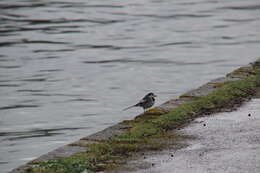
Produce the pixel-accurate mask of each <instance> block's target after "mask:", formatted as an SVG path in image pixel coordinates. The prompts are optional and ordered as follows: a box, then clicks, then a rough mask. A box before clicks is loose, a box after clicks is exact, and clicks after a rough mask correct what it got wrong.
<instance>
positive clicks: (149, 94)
mask: <svg viewBox="0 0 260 173" xmlns="http://www.w3.org/2000/svg"><path fill="white" fill-rule="evenodd" d="M147 96H148V97H157V96H156V95H155V94H154V93H152V92H151V93H148V94H147Z"/></svg>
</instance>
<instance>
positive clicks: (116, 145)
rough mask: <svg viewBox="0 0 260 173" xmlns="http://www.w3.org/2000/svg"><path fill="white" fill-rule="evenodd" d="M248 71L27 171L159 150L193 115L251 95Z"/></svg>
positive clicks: (109, 161)
mask: <svg viewBox="0 0 260 173" xmlns="http://www.w3.org/2000/svg"><path fill="white" fill-rule="evenodd" d="M252 71H254V73H250V74H251V75H250V76H249V77H247V78H245V79H243V80H239V81H234V82H228V83H224V84H223V85H221V86H220V87H217V88H216V89H215V90H214V91H213V92H212V93H210V94H209V95H207V96H204V97H198V98H196V100H194V101H192V102H189V103H185V104H182V105H180V106H179V107H177V108H175V109H173V110H171V111H170V112H169V113H166V114H163V115H160V116H142V117H139V118H138V120H135V121H131V126H132V127H131V128H130V129H129V130H128V131H127V132H125V133H123V134H121V135H120V136H117V137H114V138H112V139H109V140H104V141H100V142H99V143H95V144H94V143H93V144H86V148H87V151H86V152H83V153H79V154H76V155H73V156H71V157H67V158H60V159H56V160H51V161H47V162H42V163H40V164H38V165H37V166H35V167H33V168H30V169H28V172H33V173H54V172H55V173H80V172H82V171H84V170H85V169H87V170H90V171H97V170H104V169H107V168H111V167H114V166H115V165H117V164H118V163H121V162H122V160H123V158H126V157H128V156H129V155H132V154H133V153H136V152H139V151H144V150H155V149H159V148H162V147H163V146H164V141H163V140H161V139H162V138H166V137H167V138H168V137H169V136H168V135H167V131H169V130H171V129H174V128H177V127H179V126H182V125H183V124H185V123H186V122H187V120H189V119H193V118H194V117H196V116H199V115H201V114H205V113H206V114H207V113H212V112H218V111H220V110H222V109H225V108H230V107H232V106H234V105H235V104H240V103H241V102H242V101H243V100H244V99H245V98H248V97H250V96H252V95H253V94H254V93H255V91H256V89H257V87H259V86H260V75H259V70H258V69H255V68H254V69H253V70H252ZM246 73H247V74H249V73H248V72H246ZM158 139H159V140H158Z"/></svg>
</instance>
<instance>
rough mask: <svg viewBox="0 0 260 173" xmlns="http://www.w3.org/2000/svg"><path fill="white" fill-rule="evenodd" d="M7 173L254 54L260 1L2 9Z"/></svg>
mask: <svg viewBox="0 0 260 173" xmlns="http://www.w3.org/2000/svg"><path fill="white" fill-rule="evenodd" d="M0 8H1V10H0V24H1V25H0V170H1V172H6V171H8V170H10V169H11V168H14V167H16V166H18V165H20V164H23V163H26V162H27V161H29V160H31V159H33V158H35V157H38V156H40V155H42V154H44V153H46V152H48V151H51V150H53V149H55V148H57V147H59V146H62V145H64V144H67V143H70V142H72V141H74V140H76V139H79V138H81V137H83V136H87V135H89V134H91V133H94V132H97V131H99V130H101V129H103V128H105V127H108V126H110V125H112V124H115V123H117V122H119V121H122V120H125V119H131V118H133V117H134V116H135V115H137V114H138V113H141V112H142V109H138V108H136V109H132V110H129V111H126V112H122V111H121V110H122V109H123V108H125V107H127V106H130V105H133V104H135V103H136V102H137V101H138V100H139V99H141V98H142V97H143V96H144V95H145V94H146V93H147V92H150V91H152V92H154V93H156V95H158V96H159V97H158V99H157V103H156V104H157V105H159V104H161V103H163V102H164V101H167V100H168V99H170V98H174V97H177V96H178V95H180V94H182V93H184V92H185V91H188V90H190V89H192V88H196V87H198V86H200V85H202V84H203V83H205V82H207V81H209V80H210V79H214V78H216V77H220V76H223V75H225V74H226V73H227V72H230V71H232V70H233V69H235V68H238V67H239V66H241V65H244V64H247V63H249V62H252V61H253V60H255V59H256V58H257V57H259V56H260V49H259V43H260V37H259V28H260V3H259V0H248V1H244V0H233V1H231V0H230V1H225V0H199V1H198V0H175V1H173V0H161V1H159V0H132V1H116V0H114V1H113V0H106V1H102V0H95V1H85V0H74V1H69V0H44V1H43V0H38V1H35V0H13V1H0Z"/></svg>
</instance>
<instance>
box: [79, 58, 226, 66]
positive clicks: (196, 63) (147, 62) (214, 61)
mask: <svg viewBox="0 0 260 173" xmlns="http://www.w3.org/2000/svg"><path fill="white" fill-rule="evenodd" d="M224 61H226V60H224V59H223V60H222V59H221V60H212V61H205V62H180V61H171V60H166V59H165V60H164V59H154V60H137V59H135V60H132V59H113V60H99V61H83V63H86V64H107V63H140V64H175V65H203V64H211V63H219V62H224Z"/></svg>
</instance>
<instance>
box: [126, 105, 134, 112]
mask: <svg viewBox="0 0 260 173" xmlns="http://www.w3.org/2000/svg"><path fill="white" fill-rule="evenodd" d="M133 107H136V105H133V106H129V107H127V108H125V109H123V111H126V110H128V109H131V108H133Z"/></svg>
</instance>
